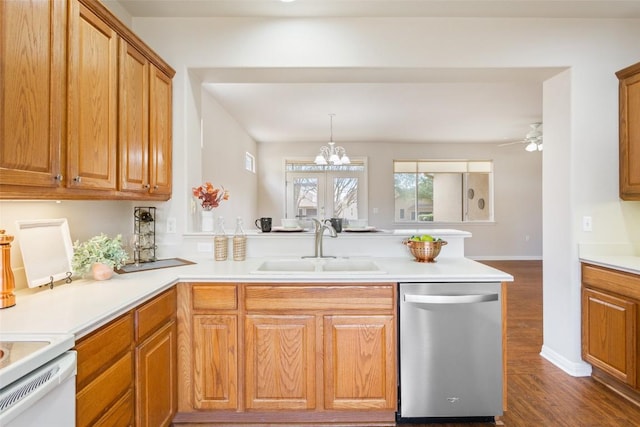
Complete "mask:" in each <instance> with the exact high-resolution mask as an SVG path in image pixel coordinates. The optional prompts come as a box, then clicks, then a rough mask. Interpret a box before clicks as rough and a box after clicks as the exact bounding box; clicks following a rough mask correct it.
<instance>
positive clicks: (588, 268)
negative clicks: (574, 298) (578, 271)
mask: <svg viewBox="0 0 640 427" xmlns="http://www.w3.org/2000/svg"><path fill="white" fill-rule="evenodd" d="M582 283H583V285H584V286H587V287H590V288H598V289H602V290H605V291H610V292H615V293H617V294H620V295H624V296H627V297H630V298H633V299H637V300H640V275H637V274H631V273H625V272H623V271H617V270H611V269H608V268H604V267H597V266H593V265H589V264H582Z"/></svg>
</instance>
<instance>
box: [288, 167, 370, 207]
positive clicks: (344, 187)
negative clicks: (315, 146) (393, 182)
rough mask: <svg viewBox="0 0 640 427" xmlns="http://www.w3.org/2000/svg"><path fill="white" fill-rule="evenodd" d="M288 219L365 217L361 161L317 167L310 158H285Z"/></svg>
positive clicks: (363, 168)
mask: <svg viewBox="0 0 640 427" xmlns="http://www.w3.org/2000/svg"><path fill="white" fill-rule="evenodd" d="M285 174H286V197H285V200H286V212H287V218H317V219H324V218H331V217H337V218H346V219H355V218H365V217H366V214H367V179H366V164H365V161H364V160H356V159H352V160H351V164H349V165H343V166H330V165H327V166H319V165H316V164H315V163H313V160H286V161H285Z"/></svg>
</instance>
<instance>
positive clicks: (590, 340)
mask: <svg viewBox="0 0 640 427" xmlns="http://www.w3.org/2000/svg"><path fill="white" fill-rule="evenodd" d="M635 350H636V304H635V303H634V302H633V301H629V300H625V299H622V298H619V297H614V296H611V295H608V294H605V293H602V292H597V291H594V290H592V289H586V288H585V289H583V291H582V353H583V357H584V359H585V360H586V361H587V362H589V363H591V364H593V365H594V366H596V367H598V368H600V369H602V370H603V371H605V372H608V373H609V374H611V375H613V376H614V377H616V378H618V379H620V380H621V381H624V382H625V383H627V384H629V385H631V386H635V385H636V359H635Z"/></svg>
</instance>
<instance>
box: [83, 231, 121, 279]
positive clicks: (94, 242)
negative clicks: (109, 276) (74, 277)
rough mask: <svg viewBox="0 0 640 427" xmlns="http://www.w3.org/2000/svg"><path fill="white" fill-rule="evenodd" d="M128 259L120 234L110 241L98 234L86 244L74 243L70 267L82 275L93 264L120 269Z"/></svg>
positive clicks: (105, 236) (103, 235)
mask: <svg viewBox="0 0 640 427" xmlns="http://www.w3.org/2000/svg"><path fill="white" fill-rule="evenodd" d="M128 258H129V256H128V255H127V252H126V251H125V250H124V248H123V246H122V236H121V235H120V234H118V235H117V236H116V237H115V238H113V239H111V238H109V236H107V235H106V234H104V233H100V235H98V236H94V237H92V238H91V239H89V240H87V241H86V242H82V243H80V241H78V240H76V241H75V242H74V244H73V259H72V260H71V266H72V267H73V271H75V272H76V273H78V274H84V273H86V272H88V271H89V269H90V268H91V265H92V264H93V263H96V262H101V263H103V264H106V265H108V266H110V267H112V268H120V267H122V266H123V265H124V263H125V261H126V260H127V259H128Z"/></svg>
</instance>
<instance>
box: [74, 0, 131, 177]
mask: <svg viewBox="0 0 640 427" xmlns="http://www.w3.org/2000/svg"><path fill="white" fill-rule="evenodd" d="M70 4H71V7H72V10H71V12H70V14H69V19H70V22H69V66H68V79H69V84H68V88H69V89H68V90H69V104H68V128H67V131H68V151H67V169H68V175H69V180H68V181H67V183H68V185H69V186H70V187H72V188H82V189H90V190H115V189H116V183H117V179H116V178H117V176H116V174H117V169H116V157H117V151H116V150H117V145H116V144H117V134H116V132H117V124H118V122H117V121H118V119H117V114H118V110H117V96H118V84H117V83H118V82H117V74H118V51H117V49H118V44H117V41H118V37H117V34H116V32H115V31H114V30H113V29H112V28H111V27H110V26H109V25H107V24H106V23H105V22H104V21H103V20H102V19H100V17H98V16H97V15H96V14H94V13H93V12H92V11H91V10H89V9H88V8H87V7H86V6H84V5H83V4H81V3H79V2H78V1H77V0H74V1H72V2H71V3H70Z"/></svg>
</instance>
